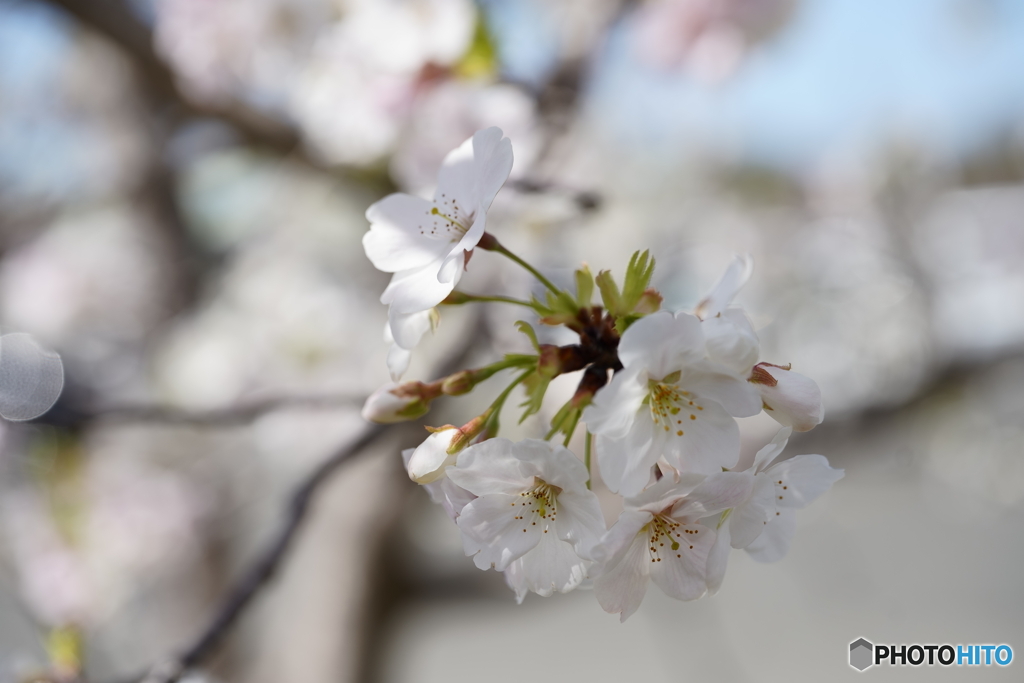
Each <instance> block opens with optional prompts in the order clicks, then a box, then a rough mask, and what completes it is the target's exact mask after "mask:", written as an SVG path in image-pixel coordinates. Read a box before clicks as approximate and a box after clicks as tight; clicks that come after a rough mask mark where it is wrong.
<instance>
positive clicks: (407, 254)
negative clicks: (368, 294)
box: [363, 193, 451, 273]
mask: <svg viewBox="0 0 1024 683" xmlns="http://www.w3.org/2000/svg"><path fill="white" fill-rule="evenodd" d="M432 208H433V205H432V204H431V203H430V202H429V201H427V200H426V199H422V198H420V197H414V196H412V195H408V194H401V193H396V194H390V195H388V196H387V197H385V198H384V199H382V200H380V201H379V202H377V203H376V204H373V205H372V206H370V208H369V209H367V210H366V218H367V220H369V221H370V230H369V232H367V233H366V234H365V235H363V249H365V250H366V256H367V258H369V259H370V262H371V263H373V266H374V267H375V268H377V269H378V270H383V271H385V272H388V273H394V272H397V271H400V270H409V269H410V268H419V267H421V266H424V265H426V264H428V263H430V262H431V261H436V260H437V259H439V258H443V257H444V256H445V255H447V254H448V251H449V250H450V249H451V244H450V243H449V242H447V241H445V240H440V239H433V238H431V237H430V236H428V235H425V234H424V233H423V227H422V226H423V225H426V223H427V221H429V220H431V213H430V211H431V209H432Z"/></svg>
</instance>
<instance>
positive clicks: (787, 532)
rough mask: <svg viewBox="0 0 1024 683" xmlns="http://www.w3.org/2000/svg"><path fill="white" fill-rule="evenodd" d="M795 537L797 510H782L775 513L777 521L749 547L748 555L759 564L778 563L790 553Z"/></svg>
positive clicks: (767, 527) (771, 523)
mask: <svg viewBox="0 0 1024 683" xmlns="http://www.w3.org/2000/svg"><path fill="white" fill-rule="evenodd" d="M795 535H796V510H787V509H785V508H780V509H778V510H776V511H775V519H773V520H772V521H770V522H768V525H767V526H766V527H765V528H764V531H762V532H761V535H760V536H758V537H757V539H756V540H755V541H754V542H753V543H751V544H750V545H748V546H747V548H746V551H747V554H749V555H750V556H751V557H752V558H754V559H755V560H757V561H758V562H777V561H779V560H781V559H782V558H783V557H785V556H786V553H787V552H789V546H790V544H792V542H793V536H795Z"/></svg>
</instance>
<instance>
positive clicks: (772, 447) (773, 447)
mask: <svg viewBox="0 0 1024 683" xmlns="http://www.w3.org/2000/svg"><path fill="white" fill-rule="evenodd" d="M792 434H793V428H792V427H783V428H782V429H780V430H779V431H778V432H777V433H776V434H775V438H773V439H772V442H771V443H770V444H768V445H767V446H765V447H764V448H762V449H761V450H759V451H758V452H757V455H755V456H754V466H753V469H754V472H762V471H764V468H766V467H768V465H770V464H772V462H773V461H774V460H775V458H777V457H779V454H781V453H782V451H783V450H784V449H785V448H786V444H787V443H789V437H790V436H791V435H792Z"/></svg>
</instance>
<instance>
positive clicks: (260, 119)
mask: <svg viewBox="0 0 1024 683" xmlns="http://www.w3.org/2000/svg"><path fill="white" fill-rule="evenodd" d="M44 1H45V2H48V3H50V4H51V5H54V6H56V7H59V8H61V9H63V10H64V11H65V12H67V13H68V14H70V15H71V16H73V17H75V18H76V19H77V20H78V21H79V22H81V23H82V24H83V25H85V26H88V27H89V28H91V29H92V30H94V31H96V32H97V33H99V34H101V35H103V36H105V37H106V38H107V39H108V40H110V41H112V42H113V43H114V44H116V45H117V46H118V47H120V48H121V50H122V51H123V52H124V53H125V54H126V55H127V56H128V57H129V58H130V59H131V61H132V63H133V64H134V65H135V67H136V68H137V69H138V71H139V75H140V76H141V77H142V81H143V85H144V86H145V87H146V88H147V89H148V90H149V91H150V93H151V94H152V95H153V96H155V97H156V98H157V99H158V100H159V101H161V102H163V103H164V104H165V105H170V106H171V107H172V108H174V109H177V114H178V115H179V116H184V117H198V118H214V119H218V120H220V121H222V122H224V123H226V124H228V125H230V126H231V127H232V128H234V129H235V130H236V131H237V132H238V133H239V134H240V135H241V136H242V138H243V139H244V140H245V141H246V142H247V143H249V144H253V145H256V146H260V147H265V148H268V149H271V150H274V151H276V152H278V153H279V154H282V155H287V156H289V157H290V158H293V159H295V160H297V161H299V162H301V163H302V164H303V165H305V166H307V167H310V168H313V169H316V170H318V171H321V172H327V173H331V174H334V175H341V176H344V177H345V178H346V179H348V180H353V181H359V180H361V181H362V182H363V183H366V182H367V181H374V180H376V181H378V182H379V180H380V179H375V178H372V177H370V175H368V174H367V172H366V171H365V170H362V169H358V168H345V167H340V166H339V167H328V166H327V165H326V164H324V163H323V162H321V161H320V160H318V159H316V158H315V157H314V156H312V155H310V154H309V153H308V151H307V150H306V149H305V148H304V146H303V145H302V135H301V132H300V131H299V130H297V129H296V128H295V127H294V126H292V125H291V124H289V123H287V122H284V121H281V120H279V119H277V118H274V117H273V116H270V115H268V114H265V113H263V112H260V111H259V110H257V109H254V108H252V107H251V106H249V105H247V104H246V103H244V102H241V101H238V100H229V101H226V102H224V103H221V104H213V103H198V102H194V101H192V100H190V99H188V98H187V97H185V96H184V94H182V92H181V91H180V89H179V88H178V87H177V84H176V82H175V75H174V72H173V70H172V69H171V68H170V67H169V66H168V65H167V64H165V63H164V61H163V60H162V59H160V57H159V56H158V55H157V54H156V52H155V51H154V49H153V35H152V30H151V29H150V27H149V26H147V25H146V24H144V23H143V22H142V21H141V20H139V19H138V17H136V16H135V14H134V13H133V12H132V10H131V8H130V7H129V6H128V5H127V3H126V2H125V0H44ZM582 74H583V66H582V63H581V62H579V61H573V62H572V63H571V64H566V65H564V66H563V68H562V69H561V70H560V71H559V72H558V74H557V75H556V77H555V78H553V79H552V81H551V83H549V84H548V86H547V87H546V88H545V89H544V90H543V91H542V92H541V93H539V94H538V93H534V94H535V96H537V97H538V98H539V102H540V106H541V109H542V110H543V111H545V112H546V113H547V115H548V116H549V117H550V115H551V114H552V112H554V111H556V110H557V111H565V110H568V111H569V112H570V113H569V114H567V115H566V116H569V115H571V112H572V111H574V107H575V103H576V99H577V96H578V94H579V89H580V80H581V77H582ZM563 118H564V117H563ZM567 125H568V124H567V123H566V122H565V121H562V122H561V123H560V124H559V126H558V128H559V130H563V129H564V127H565V126H567ZM512 186H513V187H515V188H516V189H518V190H519V191H520V192H528V193H542V192H556V193H559V194H564V195H566V196H568V197H570V198H571V199H572V201H573V202H574V203H575V204H576V205H577V206H578V207H579V208H580V209H581V210H584V211H591V210H595V209H597V208H598V207H599V204H600V197H599V196H598V195H596V194H595V193H593V192H586V191H576V190H571V189H568V188H564V187H560V186H557V185H554V184H552V183H549V182H538V181H531V180H519V181H512ZM386 189H388V190H391V189H393V188H386Z"/></svg>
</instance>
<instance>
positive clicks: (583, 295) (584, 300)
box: [576, 266, 594, 308]
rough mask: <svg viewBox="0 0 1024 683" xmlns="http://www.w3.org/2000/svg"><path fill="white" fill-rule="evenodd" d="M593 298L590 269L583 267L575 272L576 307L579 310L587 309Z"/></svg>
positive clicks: (592, 278)
mask: <svg viewBox="0 0 1024 683" xmlns="http://www.w3.org/2000/svg"><path fill="white" fill-rule="evenodd" d="M593 297H594V275H593V274H592V273H591V272H590V268H588V267H587V266H583V267H582V268H580V269H579V270H577V271H576V305H577V306H578V307H579V308H589V307H590V303H591V299H593Z"/></svg>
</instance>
